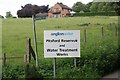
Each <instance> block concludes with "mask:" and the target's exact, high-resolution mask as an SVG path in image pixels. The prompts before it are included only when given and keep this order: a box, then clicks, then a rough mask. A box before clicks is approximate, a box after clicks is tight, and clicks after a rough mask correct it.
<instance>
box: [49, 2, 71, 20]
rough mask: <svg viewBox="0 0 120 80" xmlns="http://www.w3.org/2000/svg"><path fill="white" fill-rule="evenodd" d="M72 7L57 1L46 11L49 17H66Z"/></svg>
mask: <svg viewBox="0 0 120 80" xmlns="http://www.w3.org/2000/svg"><path fill="white" fill-rule="evenodd" d="M71 11H72V9H71V8H69V7H68V6H66V5H64V4H62V3H57V4H55V5H54V6H52V7H51V8H50V10H49V12H48V17H49V18H52V17H54V18H59V17H66V16H70V15H71V13H70V12H71Z"/></svg>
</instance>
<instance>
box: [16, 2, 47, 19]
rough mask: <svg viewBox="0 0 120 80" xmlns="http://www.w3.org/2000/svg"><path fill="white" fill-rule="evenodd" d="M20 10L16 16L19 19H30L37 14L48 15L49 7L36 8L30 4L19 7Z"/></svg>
mask: <svg viewBox="0 0 120 80" xmlns="http://www.w3.org/2000/svg"><path fill="white" fill-rule="evenodd" d="M21 8H22V9H21V10H18V11H17V15H18V17H20V18H26V17H32V15H36V14H37V13H48V11H49V5H47V6H45V5H43V6H38V5H32V4H26V5H25V6H21Z"/></svg>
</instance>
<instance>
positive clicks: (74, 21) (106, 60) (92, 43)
mask: <svg viewBox="0 0 120 80" xmlns="http://www.w3.org/2000/svg"><path fill="white" fill-rule="evenodd" d="M84 24H88V25H85V26H83V25H84ZM101 27H103V29H104V36H103V38H101ZM116 27H118V17H117V16H114V17H113V16H109V17H108V16H102V17H101V16H94V17H93V16H91V17H66V18H52V19H46V20H41V21H36V32H37V45H38V56H39V57H38V60H39V68H38V72H39V73H41V74H42V75H43V77H47V78H52V76H53V67H52V66H53V59H49V58H44V39H43V37H44V30H80V32H81V33H80V41H81V42H80V44H81V45H80V47H81V52H80V53H81V57H80V58H77V66H78V67H77V68H74V65H73V58H61V59H60V58H58V59H57V73H56V74H57V78H96V79H97V78H100V77H102V76H103V75H105V74H107V73H109V72H111V71H113V70H115V69H117V68H118V67H117V63H118V50H119V49H118V37H117V36H116ZM84 29H86V30H87V42H86V47H85V46H84ZM27 37H30V38H31V41H32V42H31V44H32V47H33V48H34V46H33V44H34V43H33V28H32V19H31V18H26V19H3V20H2V53H6V55H7V56H24V54H26V39H27ZM31 63H32V64H34V60H32V62H31ZM7 65H10V66H14V67H15V66H22V67H23V66H24V65H25V63H24V60H23V59H15V60H7ZM107 66H109V67H107ZM3 69H4V68H3ZM5 69H6V68H5ZM5 69H4V70H3V72H4V75H5V76H4V75H3V76H4V77H7V76H8V75H6V73H7V72H6V71H5ZM7 69H8V68H7ZM7 69H6V70H7ZM8 70H9V69H8ZM20 70H21V69H20ZM22 71H24V69H22V70H21V73H22V74H21V75H22V77H24V76H23V74H24V72H22ZM10 73H12V71H11V72H10ZM16 75H20V73H17V74H16ZM69 75H71V76H69ZM9 76H10V74H9ZM20 77H21V76H20Z"/></svg>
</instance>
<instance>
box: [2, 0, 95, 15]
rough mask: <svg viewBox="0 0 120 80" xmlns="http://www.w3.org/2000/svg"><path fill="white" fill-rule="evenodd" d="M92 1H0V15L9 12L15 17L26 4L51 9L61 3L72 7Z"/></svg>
mask: <svg viewBox="0 0 120 80" xmlns="http://www.w3.org/2000/svg"><path fill="white" fill-rule="evenodd" d="M92 1H93V0H0V15H2V16H5V15H6V12H8V11H11V13H12V15H13V16H17V10H20V9H21V6H24V5H25V4H28V3H30V4H33V5H34V4H36V5H38V6H41V5H49V7H51V6H53V5H54V4H55V3H57V2H62V3H63V4H65V5H67V6H69V7H72V6H73V5H74V3H76V2H82V3H84V4H87V3H88V2H92Z"/></svg>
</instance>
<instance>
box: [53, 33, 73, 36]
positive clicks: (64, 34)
mask: <svg viewBox="0 0 120 80" xmlns="http://www.w3.org/2000/svg"><path fill="white" fill-rule="evenodd" d="M67 35H70V36H71V35H73V33H72V32H63V33H62V32H56V33H51V36H67Z"/></svg>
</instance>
